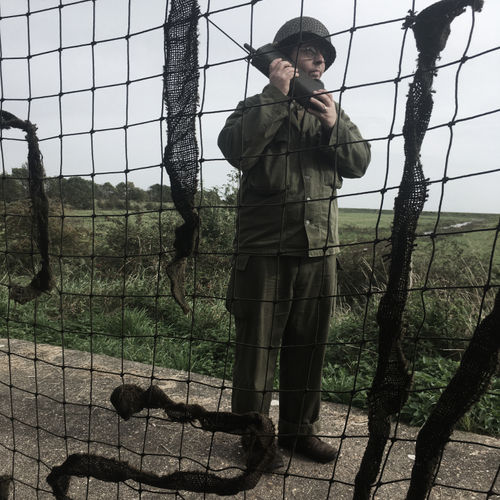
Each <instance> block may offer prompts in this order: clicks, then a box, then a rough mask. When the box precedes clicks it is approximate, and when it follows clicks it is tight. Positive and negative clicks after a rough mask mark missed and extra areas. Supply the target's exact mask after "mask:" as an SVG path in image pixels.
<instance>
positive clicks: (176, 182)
mask: <svg viewBox="0 0 500 500" xmlns="http://www.w3.org/2000/svg"><path fill="white" fill-rule="evenodd" d="M198 18H199V7H198V2H196V1H194V0H173V1H172V3H171V6H170V13H169V16H168V20H167V23H166V24H165V68H164V73H163V99H164V102H165V107H166V112H167V144H166V146H165V153H164V157H163V164H164V166H165V168H166V170H167V173H168V175H169V177H170V184H171V189H172V199H173V201H174V204H175V207H176V209H177V210H178V212H179V213H180V215H181V216H182V218H183V219H184V224H182V225H181V226H179V227H177V228H176V229H175V242H174V248H175V256H174V259H173V260H172V261H171V262H170V263H169V264H168V266H167V273H168V276H169V277H170V280H171V289H172V295H173V296H174V298H175V300H176V301H177V302H178V303H179V305H180V306H181V307H182V309H183V311H184V312H185V313H187V312H188V311H189V306H188V305H187V303H186V299H185V291H184V278H185V269H186V258H187V257H189V256H190V255H191V254H192V253H193V251H194V249H195V248H196V246H197V243H198V233H199V217H198V213H197V211H196V209H195V206H194V196H195V193H196V190H197V176H198V144H197V141H196V107H197V104H198V80H199V71H198Z"/></svg>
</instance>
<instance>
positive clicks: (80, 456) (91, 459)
mask: <svg viewBox="0 0 500 500" xmlns="http://www.w3.org/2000/svg"><path fill="white" fill-rule="evenodd" d="M110 400H111V403H112V404H113V406H114V407H115V410H116V412H117V413H118V415H120V417H122V418H123V419H124V420H128V419H129V418H130V417H132V416H133V415H134V414H136V413H138V412H140V411H142V410H143V409H144V408H150V409H153V408H161V409H163V410H164V411H165V413H167V415H168V417H169V418H170V419H171V420H172V421H173V422H181V423H183V422H195V421H197V422H199V423H200V425H201V428H202V429H204V430H206V431H210V432H226V433H231V434H243V435H244V437H246V438H248V441H249V443H250V447H249V449H250V452H249V455H248V459H247V464H246V468H245V470H243V472H241V473H240V474H238V475H236V476H232V477H227V476H224V477H223V476H219V475H217V474H213V473H210V472H208V470H207V471H206V472H199V471H174V472H172V473H170V474H164V475H158V474H155V473H153V472H146V471H142V470H139V469H137V468H135V467H133V466H131V465H129V464H128V463H127V462H122V461H120V460H115V459H112V458H106V457H101V456H99V455H92V454H85V453H75V454H72V455H70V456H69V457H68V458H67V459H66V460H65V461H64V463H62V464H61V465H59V466H55V467H53V468H52V470H51V472H50V474H49V476H48V477H47V482H48V483H49V485H50V486H51V488H52V491H53V493H54V496H55V498H56V499H57V500H69V498H70V497H69V496H67V493H68V489H69V486H70V479H71V477H72V476H76V477H94V478H96V479H99V480H101V481H106V482H113V483H119V482H124V481H128V480H133V481H136V482H138V483H142V484H147V485H149V486H154V487H157V488H163V489H168V490H173V491H179V490H185V491H194V492H200V493H201V492H204V493H215V494H217V495H236V494H237V493H239V492H240V491H245V490H249V489H252V488H254V487H255V486H256V485H257V483H258V482H259V480H260V478H261V477H262V474H263V471H264V470H266V468H267V467H269V464H271V463H272V461H273V460H274V457H275V454H276V444H275V440H274V432H275V431H274V425H273V423H272V421H271V419H270V418H268V417H266V416H265V415H261V414H260V413H256V412H250V413H245V414H242V415H240V414H236V413H229V412H220V411H207V410H205V409H204V408H203V407H202V406H200V405H197V404H185V403H177V402H175V401H173V400H172V399H170V398H169V397H168V396H167V395H166V394H165V393H164V392H163V391H162V390H161V389H160V388H159V387H157V386H150V387H149V388H148V389H146V390H144V389H142V388H141V387H139V386H137V385H133V384H124V385H121V386H118V387H117V388H116V389H115V390H114V391H113V393H112V394H111V397H110Z"/></svg>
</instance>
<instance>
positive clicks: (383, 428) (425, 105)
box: [354, 0, 483, 499]
mask: <svg viewBox="0 0 500 500" xmlns="http://www.w3.org/2000/svg"><path fill="white" fill-rule="evenodd" d="M482 5H483V2H482V0H442V1H441V2H437V3H435V4H433V5H431V6H430V7H428V8H427V9H425V10H423V11H422V12H421V13H420V14H419V15H418V16H410V17H409V18H408V19H407V21H406V22H405V27H411V28H412V30H413V32H414V35H415V40H416V44H417V50H418V63H417V70H416V72H415V76H414V79H413V82H412V83H411V85H410V90H409V93H408V99H407V102H406V113H405V122H404V126H403V136H404V140H405V146H404V150H405V164H404V170H403V177H402V180H401V184H400V187H399V192H398V196H397V197H396V200H395V203H394V221H393V228H392V235H391V253H390V270H389V280H388V284H387V291H386V293H385V294H384V296H383V297H382V299H381V301H380V305H379V309H378V313H377V323H378V326H379V347H378V349H379V358H378V363H377V370H376V373H375V377H374V380H373V383H372V387H371V389H370V392H369V394H368V414H369V422H368V427H369V433H370V437H369V440H368V444H367V446H366V449H365V453H364V455H363V459H362V462H361V466H360V468H359V471H358V474H357V476H356V481H355V492H354V498H356V499H368V498H369V496H370V490H371V486H372V484H374V482H375V479H376V477H377V474H378V472H379V470H380V465H381V462H382V456H383V453H384V449H385V445H386V443H387V440H388V438H389V433H390V427H391V424H390V416H391V415H394V414H396V413H397V412H398V411H400V409H401V408H402V406H403V405H404V404H405V402H406V400H407V399H408V391H409V389H410V386H411V375H410V373H409V372H408V366H407V365H408V363H407V360H406V358H405V355H404V353H403V349H402V346H401V337H402V329H403V312H404V309H405V306H406V300H407V297H408V284H409V276H410V268H411V258H412V253H413V247H414V242H415V235H416V228H417V223H418V219H419V216H420V214H421V212H422V210H423V207H424V203H425V200H426V198H427V185H426V180H425V178H424V174H423V169H422V164H421V162H420V149H421V146H422V141H423V139H424V136H425V133H426V131H427V127H428V125H429V120H430V117H431V113H432V107H433V99H432V83H433V80H434V76H435V74H436V60H437V58H438V57H439V54H440V52H441V51H442V50H443V49H444V48H445V46H446V42H447V40H448V36H449V34H450V24H451V22H452V21H453V19H454V18H455V17H456V16H458V15H460V14H462V13H463V12H464V11H465V7H466V6H471V7H472V8H473V9H474V10H480V9H481V7H482Z"/></svg>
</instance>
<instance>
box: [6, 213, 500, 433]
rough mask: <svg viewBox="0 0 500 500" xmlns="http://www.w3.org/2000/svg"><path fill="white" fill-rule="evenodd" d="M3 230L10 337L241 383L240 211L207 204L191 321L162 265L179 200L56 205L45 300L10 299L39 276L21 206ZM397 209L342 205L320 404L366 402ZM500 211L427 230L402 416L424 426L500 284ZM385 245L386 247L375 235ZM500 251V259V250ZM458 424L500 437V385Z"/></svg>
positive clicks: (433, 218) (417, 255)
mask: <svg viewBox="0 0 500 500" xmlns="http://www.w3.org/2000/svg"><path fill="white" fill-rule="evenodd" d="M8 213H9V215H7V216H6V217H5V218H4V224H3V225H2V226H1V228H0V239H1V240H2V245H3V248H5V249H6V252H5V253H4V256H3V259H4V264H5V272H4V275H3V276H2V279H1V283H2V285H3V286H2V287H0V294H1V295H2V297H1V298H2V300H1V303H0V322H1V324H2V329H3V331H4V336H11V337H15V338H21V339H26V340H31V341H36V342H45V343H50V344H55V345H61V344H63V345H64V346H66V347H68V348H75V349H81V350H85V351H92V352H96V353H103V354H108V355H111V356H116V357H122V356H123V357H125V358H127V359H132V360H135V361H141V362H144V363H155V364H156V365H161V366H167V367H171V368H175V369H180V370H191V371H194V372H199V373H203V374H208V375H212V376H217V377H225V378H230V376H231V371H232V361H233V358H232V356H233V345H232V343H233V342H234V328H233V325H232V321H231V318H230V316H229V314H228V312H227V311H226V309H225V306H224V293H225V288H226V284H227V279H228V271H229V268H230V262H231V252H232V237H233V220H234V209H231V208H225V207H220V208H211V207H206V208H202V209H201V218H202V238H201V241H200V247H199V253H198V255H197V256H196V258H195V259H192V260H191V262H190V265H189V268H188V272H187V279H186V288H187V294H188V297H189V298H190V300H191V302H192V306H193V312H192V314H191V315H189V316H184V315H183V314H182V312H181V310H180V308H179V307H178V306H177V305H176V304H175V303H174V301H173V299H172V297H171V294H170V284H169V281H168V278H167V277H166V273H165V271H164V269H165V265H166V263H167V262H168V261H169V260H170V259H171V256H172V248H173V246H172V243H173V241H172V240H173V228H174V227H175V226H176V225H177V224H178V223H179V217H178V215H177V214H176V213H175V212H174V211H173V210H171V206H164V210H162V211H154V210H153V211H150V212H148V211H141V210H138V211H136V212H135V213H129V214H127V217H124V211H123V210H122V211H119V210H108V211H96V213H95V214H94V216H93V217H89V216H92V213H91V212H89V211H74V210H66V212H65V217H64V218H61V217H60V215H61V214H60V213H58V212H56V211H52V212H51V213H52V217H51V220H50V227H51V239H52V250H51V251H52V265H53V270H54V276H55V284H56V287H55V289H54V290H53V292H52V293H51V294H50V295H43V296H42V297H41V298H40V299H38V300H37V301H35V302H32V303H28V304H25V305H23V306H21V305H17V304H15V303H13V302H12V301H10V300H9V299H8V287H9V284H10V283H13V282H22V283H27V282H28V281H29V279H30V277H31V276H32V271H33V269H32V266H33V263H34V264H35V265H36V262H37V259H36V255H35V258H33V259H32V257H31V255H32V242H31V237H30V234H31V229H30V228H31V226H30V220H29V217H26V213H27V210H26V208H25V207H24V208H23V207H21V206H17V207H16V206H12V207H9V210H8ZM392 215H393V214H392V212H390V211H384V212H382V213H381V214H379V213H378V211H376V210H355V209H344V210H341V213H340V236H341V242H342V249H341V250H342V251H341V254H340V263H341V266H342V270H341V271H340V274H339V297H338V301H337V309H336V314H335V316H334V318H333V319H332V327H331V334H330V339H329V341H330V343H329V346H328V348H327V356H326V363H325V370H324V380H323V390H324V392H323V398H324V399H326V400H330V401H335V402H341V403H345V404H354V405H356V406H358V407H365V406H366V391H367V389H368V388H369V387H370V384H371V380H372V377H373V373H374V368H375V363H376V357H377V352H376V351H377V349H376V340H377V333H378V327H377V325H376V321H375V315H376V311H377V306H378V300H379V298H380V296H381V294H382V292H383V291H384V288H385V283H386V278H387V272H388V263H387V262H386V261H385V260H384V255H386V254H388V253H389V247H388V246H387V245H388V241H387V240H388V238H389V236H390V227H391V222H392ZM498 224H499V217H498V215H494V214H462V213H443V214H440V215H439V217H438V214H436V213H433V212H424V213H423V214H422V216H421V218H420V223H419V227H418V237H417V246H416V247H415V251H414V256H413V264H412V285H411V290H410V292H409V298H408V303H407V308H406V313H405V324H406V327H405V343H404V348H405V352H406V355H407V357H408V359H409V361H410V366H411V370H412V373H413V376H414V385H413V392H412V393H411V396H410V399H409V401H408V403H407V404H406V405H405V407H404V408H403V410H402V412H401V418H402V419H403V420H405V421H407V422H409V423H411V424H414V425H421V424H422V423H423V422H424V420H425V418H426V416H427V415H428V413H429V410H430V408H431V407H432V405H433V404H434V403H435V402H436V400H437V398H438V397H439V395H440V393H441V392H442V390H443V387H445V386H446V384H447V383H448V382H449V380H450V379H451V377H452V376H453V374H454V372H455V370H456V369H457V366H458V363H459V361H460V359H461V355H462V353H463V351H464V349H465V348H466V346H467V343H468V339H469V338H470V336H471V334H472V333H473V331H474V328H475V326H476V324H477V322H478V320H479V319H480V318H482V317H484V316H485V314H486V313H487V312H488V311H489V310H490V309H491V305H492V300H493V295H494V292H495V290H494V289H491V290H489V291H488V292H487V293H485V291H484V290H485V285H491V286H493V287H495V286H498V285H500V250H498V246H499V244H498V243H496V237H497V234H498ZM375 239H377V243H376V244H375V243H374V240H375ZM495 249H496V251H495ZM460 428H462V429H465V430H470V431H475V432H482V433H487V434H491V435H500V384H499V382H498V381H497V380H495V381H493V383H492V386H491V388H490V390H489V391H488V394H486V395H485V396H483V397H482V398H481V400H480V401H479V403H478V404H476V405H475V406H474V408H473V409H472V410H471V411H470V412H469V413H468V414H467V416H466V417H464V419H462V421H461V422H460Z"/></svg>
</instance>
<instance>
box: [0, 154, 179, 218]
mask: <svg viewBox="0 0 500 500" xmlns="http://www.w3.org/2000/svg"><path fill="white" fill-rule="evenodd" d="M28 183H29V175H28V168H27V165H26V164H24V165H22V166H21V167H19V168H13V169H12V172H11V173H10V174H5V173H4V174H3V175H1V176H0V201H4V202H6V203H11V202H14V201H19V200H24V199H26V198H28V197H29V184H28ZM44 185H45V192H46V194H47V196H48V197H49V199H52V200H60V201H61V202H62V203H64V204H66V205H70V206H71V207H73V208H76V209H91V208H92V207H93V204H94V203H97V204H98V206H99V207H100V208H124V207H125V204H126V202H127V200H128V202H129V203H130V202H135V203H147V202H153V203H159V202H163V203H168V202H172V193H171V189H170V186H165V185H161V184H153V185H152V186H150V187H149V188H147V189H141V188H140V187H137V186H135V185H134V183H133V182H130V181H129V182H127V183H125V182H120V183H119V184H117V185H116V186H114V185H113V184H111V183H110V182H105V183H104V184H99V183H97V182H95V181H94V182H93V181H92V180H90V179H84V178H83V177H79V176H74V177H63V176H60V177H50V178H47V179H45V182H44Z"/></svg>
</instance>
